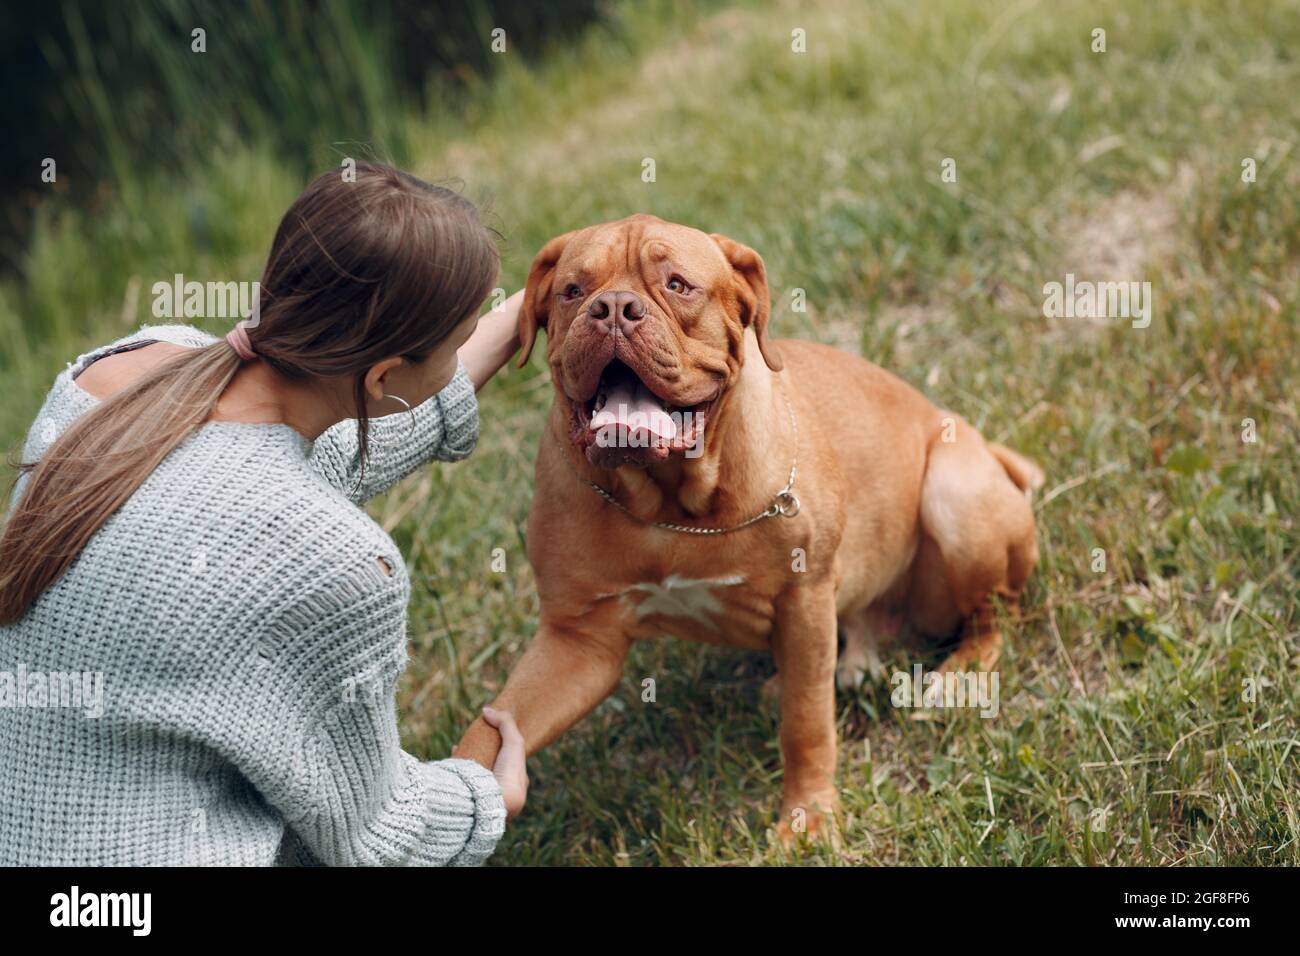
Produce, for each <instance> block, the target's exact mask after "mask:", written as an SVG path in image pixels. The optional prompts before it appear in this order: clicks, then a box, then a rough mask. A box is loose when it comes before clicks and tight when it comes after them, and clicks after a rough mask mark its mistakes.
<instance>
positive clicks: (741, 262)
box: [709, 232, 785, 372]
mask: <svg viewBox="0 0 1300 956" xmlns="http://www.w3.org/2000/svg"><path fill="white" fill-rule="evenodd" d="M709 238H710V239H712V240H713V241H714V242H716V243H717V244H718V247H719V248H720V249H721V250H722V254H723V255H724V256H726V257H727V262H729V263H730V264H731V271H732V275H733V277H734V278H735V287H736V298H737V300H738V301H739V302H740V321H741V324H743V325H745V326H750V325H752V326H753V327H754V334H755V335H756V336H757V337H758V350H759V351H760V352H762V353H763V361H764V362H766V363H767V367H768V368H770V369H771V370H772V371H773V372H779V371H781V369H782V368H784V366H785V363H784V362H782V361H781V353H780V352H778V351H777V349H776V346H775V345H773V344H772V343H771V341H769V340H768V337H767V320H768V319H769V318H770V317H771V314H772V299H771V296H770V294H769V293H768V291H767V269H766V268H765V267H764V266H763V257H762V256H760V255H759V254H758V253H757V252H755V251H754V250H753V249H751V248H749V246H746V245H743V244H742V243H739V242H736V240H734V239H728V238H727V237H726V236H724V235H720V234H719V233H716V232H714V233H710V234H709Z"/></svg>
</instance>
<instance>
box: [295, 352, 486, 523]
mask: <svg viewBox="0 0 1300 956" xmlns="http://www.w3.org/2000/svg"><path fill="white" fill-rule="evenodd" d="M478 430H479V422H478V399H477V398H476V397H475V394H474V383H473V381H471V379H470V377H469V374H468V373H467V372H466V371H465V366H464V365H460V364H458V365H457V367H456V374H455V376H454V377H453V378H452V380H451V381H450V382H449V383H447V386H446V387H445V388H444V389H443V390H442V391H440V392H439V393H438V394H436V395H434V396H433V397H432V398H430V399H429V400H428V401H426V402H423V403H422V404H420V405H417V406H415V408H413V409H412V410H411V411H410V412H405V411H403V412H397V413H395V414H392V415H384V416H382V417H379V418H372V419H371V420H370V435H369V440H368V441H367V451H368V455H367V457H366V462H365V468H364V471H363V470H362V468H361V463H360V461H359V459H358V456H357V423H356V421H355V420H354V419H348V420H346V421H342V422H339V423H338V424H337V425H334V426H333V427H331V428H328V429H326V430H325V433H324V434H322V435H321V436H320V438H318V439H317V440H316V447H315V449H314V450H313V452H312V456H311V460H312V466H313V467H314V468H315V469H316V470H317V471H318V472H319V473H320V475H321V476H322V477H323V478H324V479H325V480H326V481H328V482H329V483H330V484H331V485H333V486H334V487H335V488H337V489H339V491H341V492H343V494H345V495H347V496H348V497H349V498H351V499H352V500H353V501H355V502H362V501H366V500H368V499H370V498H373V497H375V496H376V495H379V494H383V493H384V492H385V491H387V490H388V489H389V488H391V487H393V485H395V484H397V483H398V482H399V481H401V480H402V479H403V478H405V477H406V476H407V475H409V474H411V473H412V472H413V471H415V470H416V469H417V468H419V467H420V466H422V465H425V464H428V463H429V462H430V461H434V460H438V461H460V460H461V459H462V458H466V457H468V455H469V454H470V452H472V451H473V450H474V446H475V445H476V444H477V443H478Z"/></svg>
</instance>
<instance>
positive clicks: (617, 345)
mask: <svg viewBox="0 0 1300 956" xmlns="http://www.w3.org/2000/svg"><path fill="white" fill-rule="evenodd" d="M770 309H771V306H770V302H769V297H768V291H767V274H766V271H765V270H764V268H763V260H762V258H761V257H760V256H759V255H758V253H756V252H755V251H754V250H753V249H750V248H749V247H748V246H743V245H741V244H740V243H738V242H734V241H733V240H731V239H728V238H727V237H726V236H720V235H708V234H706V233H703V232H700V231H699V230H698V229H692V228H690V227H689V226H681V225H677V224H675V223H671V222H664V221H663V220H662V219H658V218H656V217H654V216H646V215H636V216H629V217H628V218H627V219H620V220H618V221H617V222H607V223H602V224H601V225H598V226H589V227H588V228H586V229H580V230H577V231H575V232H570V233H566V234H565V235H563V236H558V237H556V238H554V239H552V240H551V241H550V242H548V243H547V244H546V246H545V247H544V248H543V249H542V251H541V252H539V253H538V254H537V258H536V259H534V260H533V265H532V268H531V269H530V270H529V273H528V285H527V288H526V291H525V293H524V302H523V305H522V307H521V308H520V310H519V338H520V342H521V343H522V349H521V351H520V358H519V365H520V366H523V364H524V363H525V362H527V361H528V356H529V353H530V352H531V351H532V347H533V342H534V340H535V339H536V337H537V330H538V328H544V329H546V335H547V344H546V357H547V363H548V364H549V365H550V367H551V376H552V379H553V380H554V382H555V385H556V389H557V392H558V393H559V397H560V400H562V401H565V402H567V403H568V405H569V411H570V415H569V421H570V438H571V439H572V440H573V442H574V443H575V444H576V445H577V446H578V447H579V448H580V449H582V450H583V451H584V452H585V453H586V455H587V459H588V460H589V461H590V462H591V463H592V464H594V465H597V466H598V467H601V468H616V467H618V466H620V465H634V466H638V467H645V466H646V465H649V464H652V463H654V462H657V461H663V460H664V459H666V458H667V457H668V456H669V455H672V454H686V453H688V452H690V451H691V450H692V449H693V448H695V447H697V445H696V443H697V442H700V441H702V440H703V429H704V427H705V425H706V424H707V422H708V420H709V416H710V414H711V413H712V412H713V411H714V407H715V404H716V403H717V401H718V399H719V398H720V397H721V396H722V394H723V393H724V392H725V391H726V390H727V388H728V387H729V386H730V385H731V384H732V383H733V382H734V381H735V380H736V377H737V375H738V374H739V372H740V369H741V367H742V365H743V362H744V335H745V330H746V329H747V328H753V330H754V333H755V335H756V337H757V339H758V347H759V349H760V350H761V352H762V355H763V359H764V360H765V361H766V362H767V364H768V366H769V367H770V368H771V369H772V370H773V371H779V370H780V368H781V359H780V356H779V355H778V354H777V353H776V350H775V348H774V347H773V345H772V344H771V343H770V342H769V341H768V336H767V322H768V315H769V312H770Z"/></svg>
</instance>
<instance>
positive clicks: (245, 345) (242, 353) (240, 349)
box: [226, 322, 256, 362]
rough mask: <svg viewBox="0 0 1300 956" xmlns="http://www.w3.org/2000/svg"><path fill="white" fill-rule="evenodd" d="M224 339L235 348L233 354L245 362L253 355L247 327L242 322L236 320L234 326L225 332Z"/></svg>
mask: <svg viewBox="0 0 1300 956" xmlns="http://www.w3.org/2000/svg"><path fill="white" fill-rule="evenodd" d="M226 341H227V342H229V343H230V347H231V348H232V349H234V350H235V354H236V355H238V356H239V357H240V358H241V359H243V360H244V361H245V362H247V361H249V360H250V359H252V358H254V357H255V355H256V353H255V352H254V351H253V343H252V341H251V340H250V339H249V337H248V329H246V328H245V327H244V323H243V322H236V323H235V327H234V328H233V329H231V330H230V331H229V332H227V333H226Z"/></svg>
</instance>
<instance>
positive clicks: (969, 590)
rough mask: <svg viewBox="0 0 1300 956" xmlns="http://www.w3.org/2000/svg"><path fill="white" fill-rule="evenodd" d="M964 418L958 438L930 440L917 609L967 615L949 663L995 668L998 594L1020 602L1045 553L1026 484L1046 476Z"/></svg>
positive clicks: (950, 616) (949, 616)
mask: <svg viewBox="0 0 1300 956" xmlns="http://www.w3.org/2000/svg"><path fill="white" fill-rule="evenodd" d="M957 421H958V426H957V428H956V430H955V432H954V433H953V435H952V437H953V439H954V440H952V441H949V442H945V441H942V440H941V439H940V438H939V437H936V439H935V440H934V441H933V442H932V443H931V446H930V455H929V460H928V462H927V465H926V472H925V481H924V484H923V486H922V489H921V524H922V528H923V533H924V535H925V536H926V538H927V539H928V541H927V542H925V543H923V547H922V551H921V552H920V553H919V554H918V568H917V574H918V576H919V577H918V578H917V579H916V580H914V582H913V594H912V595H911V596H910V600H911V603H912V604H913V606H914V608H915V611H914V613H915V614H920V615H922V616H924V615H925V614H926V613H927V612H928V613H929V614H930V616H931V617H933V618H935V620H936V621H938V620H939V619H940V618H942V619H943V620H944V621H949V622H951V623H952V624H954V625H955V624H956V623H957V622H960V630H959V632H958V635H959V636H958V643H957V647H956V649H955V650H954V651H953V652H952V653H951V654H950V655H949V657H948V659H947V660H946V661H944V663H943V665H942V668H943V669H947V670H953V669H958V668H964V667H970V666H972V665H978V666H979V668H980V669H982V670H990V669H992V667H993V666H994V665H996V663H997V660H998V657H999V655H1000V654H1001V650H1002V632H1001V629H1000V628H999V627H998V623H997V616H996V613H995V611H994V608H993V604H992V598H993V596H994V595H997V596H999V597H1001V598H1003V599H1005V600H1006V601H1008V602H1009V603H1014V602H1015V601H1016V600H1017V599H1018V598H1019V596H1020V592H1021V589H1022V588H1023V587H1024V584H1025V580H1026V579H1027V578H1028V577H1029V572H1030V571H1031V570H1032V569H1033V566H1034V562H1035V561H1036V560H1037V557H1038V547H1037V542H1036V540H1035V532H1034V515H1033V510H1032V509H1031V508H1030V506H1029V502H1028V500H1027V499H1026V497H1025V493H1024V489H1022V487H1021V485H1022V482H1023V483H1024V485H1025V486H1026V487H1032V486H1033V485H1034V484H1035V483H1037V482H1041V472H1038V470H1037V467H1036V466H1034V465H1033V464H1032V462H1029V461H1028V460H1026V459H1023V458H1021V457H1020V456H1018V455H1015V456H1014V459H1011V457H1010V456H1012V455H1014V453H1011V452H1009V451H1008V450H1006V449H1001V448H1000V447H999V449H998V451H1000V452H1002V454H1001V455H998V454H995V453H994V451H993V450H991V449H990V447H989V445H988V444H986V443H985V441H984V439H983V438H982V437H980V435H979V433H978V432H976V431H975V429H973V428H971V427H970V426H969V425H967V424H966V423H965V422H964V421H961V420H960V419H958V420H957ZM1004 459H1008V460H1011V462H1012V464H1013V465H1014V466H1015V471H1016V474H1012V469H1011V468H1010V467H1008V466H1007V461H1006V460H1004ZM950 633H951V632H950Z"/></svg>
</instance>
